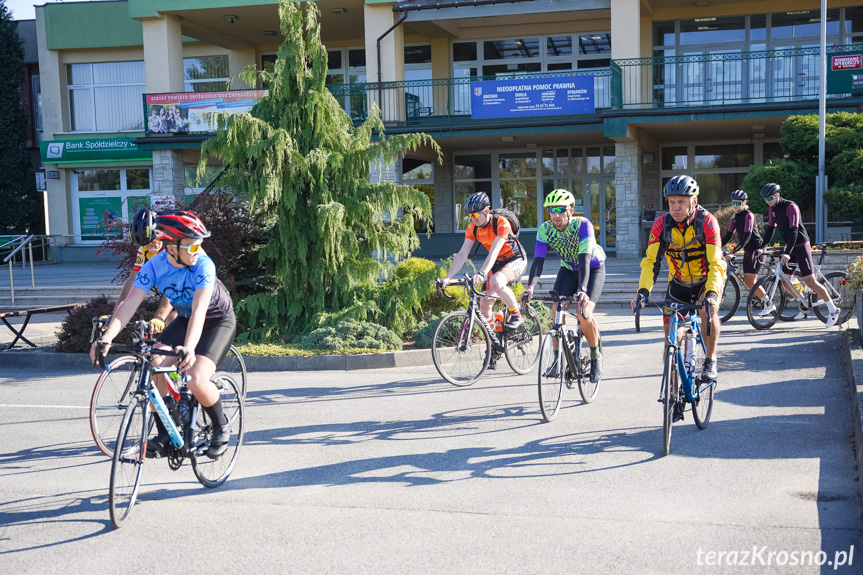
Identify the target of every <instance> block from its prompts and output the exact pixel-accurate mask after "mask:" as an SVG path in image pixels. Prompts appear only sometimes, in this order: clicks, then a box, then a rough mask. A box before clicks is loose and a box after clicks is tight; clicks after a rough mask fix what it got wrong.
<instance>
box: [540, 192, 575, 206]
mask: <svg viewBox="0 0 863 575" xmlns="http://www.w3.org/2000/svg"><path fill="white" fill-rule="evenodd" d="M574 205H575V197H574V196H573V195H572V194H570V193H569V191H567V190H564V189H563V188H558V189H556V190H552V191H551V193H550V194H548V195H547V196H545V203H544V204H543V207H545V208H548V207H551V206H574Z"/></svg>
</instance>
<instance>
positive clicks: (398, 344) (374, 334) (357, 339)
mask: <svg viewBox="0 0 863 575" xmlns="http://www.w3.org/2000/svg"><path fill="white" fill-rule="evenodd" d="M301 345H302V347H304V348H307V349H321V350H339V349H350V348H366V349H380V350H387V351H393V350H399V349H401V348H402V340H401V338H399V337H398V336H397V335H396V334H395V333H394V332H393V331H392V330H390V329H388V328H386V327H384V326H382V325H378V324H376V323H371V322H368V321H356V320H355V319H352V318H348V319H344V320H342V321H340V322H339V323H338V324H337V325H336V326H335V327H332V326H324V327H321V328H318V329H316V330H314V331H313V332H312V333H310V334H309V335H307V336H305V337H303V338H302V343H301Z"/></svg>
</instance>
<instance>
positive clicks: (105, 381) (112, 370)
mask: <svg viewBox="0 0 863 575" xmlns="http://www.w3.org/2000/svg"><path fill="white" fill-rule="evenodd" d="M107 323H108V318H93V330H92V331H91V333H90V341H91V342H92V341H93V339H94V338H95V335H96V333H102V332H103V331H104V329H105V327H106V326H107ZM140 371H141V360H140V359H139V358H137V357H135V356H133V355H124V356H121V357H118V358H117V359H115V360H114V361H112V362H111V363H109V364H108V365H107V366H106V367H105V370H104V371H102V373H100V374H99V377H98V379H97V380H96V385H95V386H94V387H93V393H92V395H91V396H90V433H91V434H92V435H93V440H94V441H95V442H96V446H97V447H98V448H99V450H100V451H101V452H102V453H104V454H105V455H107V456H108V457H114V443H115V441H116V440H117V432H118V430H119V427H120V423H121V422H122V421H123V415H124V414H125V413H126V405H127V404H128V403H129V397H130V396H131V395H132V393H133V392H134V391H135V386H136V384H137V381H138V376H139V373H140ZM219 375H229V376H230V377H231V378H232V379H233V380H234V381H235V382H237V383H238V384H239V386H240V389H241V390H242V394H243V400H244V401H245V399H246V388H247V381H248V374H247V372H246V362H245V361H244V360H243V356H242V355H240V352H239V351H238V350H237V348H236V347H234V346H233V345H232V346H231V347H230V349H229V350H228V354H227V355H226V356H225V359H223V360H222V362H221V363H219V368H218V370H217V371H216V373H215V374H214V375H213V379H215V378H217V377H218V376H219ZM175 399H179V398H178V397H175Z"/></svg>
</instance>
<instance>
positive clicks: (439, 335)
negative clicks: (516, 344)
mask: <svg viewBox="0 0 863 575" xmlns="http://www.w3.org/2000/svg"><path fill="white" fill-rule="evenodd" d="M470 323H471V322H470V317H469V316H468V314H467V312H466V311H454V312H452V313H450V314H448V315H445V316H444V318H443V319H442V320H441V322H440V324H438V326H437V329H436V330H435V332H434V339H433V340H432V361H433V362H434V366H435V368H436V369H437V371H438V373H439V374H441V377H443V378H444V379H445V380H447V381H448V382H450V383H451V384H453V385H458V386H460V387H463V386H466V385H470V384H472V383H474V382H475V381H476V380H478V379H479V378H480V377H482V374H483V373H485V370H486V369H487V368H488V364H489V361H491V337H489V335H488V332H487V331H486V330H485V328H484V327H483V326H482V324H480V323H479V321H477V320H474V321H473V322H472V323H473V328H471V330H470V333H467V331H468V325H469V324H470Z"/></svg>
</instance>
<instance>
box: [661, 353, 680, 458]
mask: <svg viewBox="0 0 863 575" xmlns="http://www.w3.org/2000/svg"><path fill="white" fill-rule="evenodd" d="M676 359H677V358H676V357H675V354H674V353H673V350H671V349H668V350H666V352H665V368H664V369H663V371H662V453H663V455H668V453H669V452H670V451H671V424H672V423H673V422H674V407H675V405H676V404H677V388H678V380H677V363H676Z"/></svg>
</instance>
